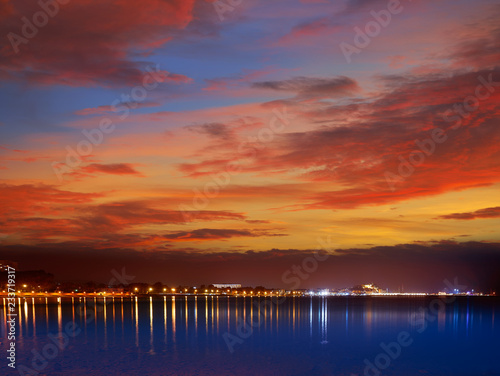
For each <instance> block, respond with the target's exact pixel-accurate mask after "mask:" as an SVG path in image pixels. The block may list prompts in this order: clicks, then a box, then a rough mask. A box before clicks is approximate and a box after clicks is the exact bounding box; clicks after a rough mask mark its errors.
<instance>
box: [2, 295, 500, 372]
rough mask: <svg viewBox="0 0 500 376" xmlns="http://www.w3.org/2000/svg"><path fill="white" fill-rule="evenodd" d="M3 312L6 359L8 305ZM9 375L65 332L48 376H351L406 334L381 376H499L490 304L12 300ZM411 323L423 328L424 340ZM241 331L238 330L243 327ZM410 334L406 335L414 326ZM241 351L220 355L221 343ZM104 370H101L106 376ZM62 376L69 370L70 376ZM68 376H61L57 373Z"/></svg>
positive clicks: (469, 301)
mask: <svg viewBox="0 0 500 376" xmlns="http://www.w3.org/2000/svg"><path fill="white" fill-rule="evenodd" d="M2 301H3V306H2V307H0V309H1V310H2V313H1V314H0V317H1V319H2V323H1V325H0V329H1V335H2V341H1V345H0V349H1V350H2V351H4V350H6V349H7V348H6V346H7V342H6V341H5V338H6V336H7V330H8V327H7V316H6V310H5V299H3V300H2ZM17 301H18V309H19V312H18V313H19V316H18V325H17V357H18V364H26V365H28V366H29V364H30V362H31V358H32V353H31V350H32V349H39V351H40V349H41V348H43V346H44V345H45V344H46V343H49V339H48V333H51V334H53V335H55V337H57V338H59V341H60V343H61V344H63V338H62V337H61V336H60V334H59V333H62V332H64V330H65V327H66V324H67V323H69V322H71V323H73V325H74V326H76V327H77V328H79V329H80V330H81V332H80V333H79V334H78V335H77V336H76V337H75V338H71V339H70V343H69V345H68V346H67V347H66V348H65V350H64V351H62V352H61V353H60V354H59V356H58V357H57V358H55V359H54V360H51V361H50V363H49V365H48V367H47V370H44V372H46V373H47V374H51V375H52V374H54V375H59V374H61V375H63V374H72V375H80V374H81V375H84V374H85V375H101V374H102V375H104V374H109V371H107V372H105V371H104V370H103V369H101V368H102V367H101V368H99V367H97V363H98V361H99V362H100V364H105V365H107V366H108V367H113V369H115V370H119V371H120V373H121V374H131V375H133V374H136V373H134V372H135V371H133V370H134V369H138V367H139V368H140V369H141V370H143V371H144V372H145V374H151V375H156V374H158V375H164V374H172V375H177V374H180V373H184V374H195V372H198V371H199V372H198V374H201V375H204V374H207V375H211V374H217V375H225V374H228V375H232V374H236V375H247V374H248V375H267V374H269V375H316V374H317V375H351V373H354V374H356V373H357V374H363V369H364V368H363V367H364V359H373V358H375V356H377V354H379V353H380V351H381V348H380V343H381V342H384V343H389V342H392V341H395V340H396V339H397V335H398V333H400V332H401V331H408V332H409V333H410V334H411V336H412V339H413V344H412V345H411V346H410V347H408V348H405V349H404V352H403V354H402V356H401V357H400V358H398V359H395V360H394V361H393V362H392V364H391V366H390V367H389V368H387V369H386V370H384V373H383V374H387V375H399V374H402V373H401V372H403V371H402V370H404V372H403V373H404V374H405V375H413V374H415V375H417V374H422V373H424V374H426V375H440V376H442V375H448V374H449V375H455V376H456V375H464V376H465V375H482V374H484V375H487V374H489V375H495V374H496V375H500V366H499V365H498V364H497V362H496V360H495V356H496V350H495V349H498V348H499V345H500V343H499V338H500V336H499V334H500V333H499V330H498V327H495V313H496V312H497V311H498V310H499V301H498V299H496V298H458V299H457V300H456V301H455V302H453V303H448V304H444V303H442V304H441V305H435V306H434V308H435V307H440V308H441V309H438V310H434V311H433V310H432V309H430V308H432V303H431V302H432V298H365V297H350V298H348V297H342V298H331V297H330V298H299V297H293V298H287V299H285V300H284V301H283V302H282V303H280V304H276V303H275V302H272V301H271V299H269V298H266V299H265V298H257V297H255V298H254V297H238V298H234V297H231V298H228V297H225V296H162V297H153V296H151V297H145V298H138V297H104V298H103V297H99V298H96V297H94V298H85V297H74V298H19V299H18V300H17ZM415 322H417V323H424V322H425V323H426V325H427V326H426V327H425V330H422V331H421V332H420V331H419V330H418V329H419V328H420V327H419V326H418V325H417V326H415V325H414V324H415ZM245 323H246V324H245ZM412 323H413V324H412ZM227 333H230V334H231V335H234V336H236V338H238V341H237V342H235V343H233V347H234V352H233V353H231V352H230V351H229V350H228V346H227V344H226V341H225V339H224V335H225V334H227ZM104 369H106V367H104ZM69 370H71V372H70V373H68V372H69ZM65 372H66V373H65Z"/></svg>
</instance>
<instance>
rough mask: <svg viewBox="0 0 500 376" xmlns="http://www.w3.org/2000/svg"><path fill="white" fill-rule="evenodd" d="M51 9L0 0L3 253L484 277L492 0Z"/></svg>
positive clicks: (497, 43)
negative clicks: (324, 250) (314, 263)
mask: <svg viewBox="0 0 500 376" xmlns="http://www.w3.org/2000/svg"><path fill="white" fill-rule="evenodd" d="M61 2H63V3H65V4H60V3H55V2H51V1H48V2H47V4H50V5H51V7H48V8H47V10H43V8H42V7H41V5H39V4H38V3H36V2H28V1H24V2H21V1H13V0H0V29H1V33H0V34H1V35H2V43H1V44H0V96H1V98H2V100H1V101H0V114H1V117H0V174H1V175H0V200H1V203H0V214H1V216H0V242H1V245H0V258H1V259H8V260H16V261H19V262H20V267H21V268H24V269H45V270H47V271H51V272H53V273H54V274H56V275H57V276H60V277H61V278H72V277H74V278H78V279H86V278H95V279H101V280H107V279H109V276H110V275H111V273H110V270H111V269H112V268H115V269H117V270H120V269H121V268H122V267H123V266H126V267H127V270H128V271H129V274H132V275H134V276H137V278H138V279H141V280H145V281H147V280H151V282H155V281H156V280H163V281H164V282H168V283H177V284H179V283H202V282H209V283H210V282H221V281H220V279H223V281H222V282H224V281H228V282H231V281H234V282H242V283H248V284H261V283H269V284H274V285H280V284H281V285H283V283H282V282H281V275H282V273H283V272H284V271H286V270H287V269H289V268H290V267H291V266H292V265H294V264H297V265H299V264H300V263H301V260H303V258H304V257H305V256H307V255H310V254H311V250H315V249H317V248H318V247H321V246H322V244H323V246H324V244H325V242H328V244H329V245H330V246H329V249H330V252H332V256H331V257H330V258H329V260H328V262H327V263H325V265H320V266H319V269H318V272H317V274H316V275H315V276H313V277H311V278H310V279H309V280H308V281H307V283H304V285H303V286H309V284H311V285H331V286H332V287H333V286H336V285H339V286H341V285H343V284H350V283H361V282H367V281H365V279H369V280H370V281H371V280H375V282H379V283H380V284H381V285H384V284H385V285H387V287H391V288H396V287H398V286H399V285H401V284H403V283H407V284H408V285H409V286H415V288H417V287H422V288H424V287H426V288H427V287H429V286H435V288H438V287H440V286H441V285H442V280H443V278H445V277H446V278H449V279H450V278H453V277H455V276H456V275H457V274H459V273H464V274H467V273H469V274H467V278H468V280H469V281H470V283H472V284H474V283H477V284H478V285H481V286H485V287H486V288H487V287H491V286H488V284H490V285H491V284H492V283H493V284H495V283H499V280H498V277H495V273H496V271H498V269H495V268H497V267H499V266H500V261H499V254H500V232H499V230H498V229H499V228H500V195H499V188H500V127H499V118H500V101H499V99H500V65H499V64H500V63H499V61H500V28H499V26H498V20H499V19H500V4H499V2H498V1H488V0H476V1H474V2H472V1H471V0H467V1H465V0H442V1H430V0H413V1H411V0H402V1H401V2H397V1H387V0H382V1H378V0H372V1H369V0H272V1H271V0H267V1H266V0H242V1H232V2H231V1H226V0H218V1H215V2H214V1H211V0H210V1H209V0H207V1H202V0H197V1H195V0H144V1H141V2H137V1H129V0H113V1H112V0H103V1H91V0H70V1H61ZM230 3H233V4H235V5H234V6H230V5H227V4H230ZM54 4H57V7H55V5H54ZM224 4H226V5H225V6H223V5H224ZM388 9H389V10H388ZM40 12H42V13H43V14H46V13H47V12H49V13H50V12H51V13H52V15H49V16H47V15H46V16H43V15H42V13H40ZM44 12H45V13H44ZM387 15H389V16H387ZM23 17H26V18H23ZM388 17H389V18H388ZM26 22H27V23H26ZM32 22H34V24H33V23H32ZM28 24H30V25H31V26H30V25H28ZM36 24H38V25H42V26H40V27H38V26H36ZM23 25H24V26H23ZM377 25H378V26H377ZM359 31H361V32H362V33H363V36H360V35H361V34H360V33H359ZM365 33H368V35H367V34H365ZM370 34H371V36H370ZM346 51H348V52H346ZM419 145H420V146H419ZM419 147H420V149H419ZM418 150H421V151H418ZM411 163H413V165H414V166H413V165H412V164H411ZM334 250H336V251H334ZM398 260H399V261H400V262H399V261H398ZM471 260H472V261H471ZM429 263H433V265H434V266H433V267H434V268H435V269H432V270H430V269H425V265H429ZM345 265H347V266H345ZM370 265H371V266H370ZM377 265H378V266H377ZM381 265H383V266H384V267H383V268H381ZM450 265H453V266H454V268H451V267H450V268H449V269H443V268H448V267H449V266H450ZM344 266H345V267H344ZM485 266H487V267H489V268H490V269H487V270H485V269H484V267H485ZM377 268H378V270H374V269H377ZM422 268H424V269H425V272H423V270H424V269H422ZM334 270H335V272H333V271H334ZM488 270H489V271H490V272H491V273H489V272H488ZM360 271H362V273H360ZM335 273H336V275H337V276H338V278H336V276H335V275H334V274H335ZM422 273H423V274H422ZM488 273H489V274H488ZM459 276H460V275H459ZM482 278H486V279H482ZM488 278H489V279H488ZM202 279H203V280H202ZM426 279H428V280H432V284H430V283H429V284H422V283H420V282H422V281H423V280H426ZM485 281H486V282H485ZM368 282H369V281H368ZM318 287H321V286H318Z"/></svg>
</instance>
